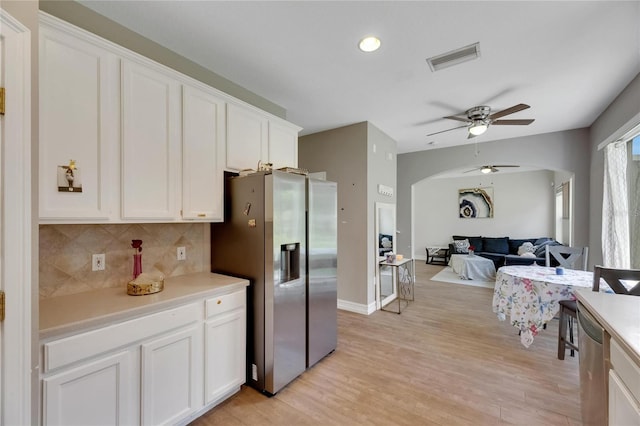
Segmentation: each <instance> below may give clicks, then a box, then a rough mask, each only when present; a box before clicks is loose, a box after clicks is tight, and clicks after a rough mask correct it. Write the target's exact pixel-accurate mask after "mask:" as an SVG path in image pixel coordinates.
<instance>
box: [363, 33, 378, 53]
mask: <svg viewBox="0 0 640 426" xmlns="http://www.w3.org/2000/svg"><path fill="white" fill-rule="evenodd" d="M358 47H359V48H360V50H362V51H363V52H373V51H376V50H378V48H379V47H380V39H379V38H378V37H374V36H369V37H365V38H363V39H362V40H360V43H358Z"/></svg>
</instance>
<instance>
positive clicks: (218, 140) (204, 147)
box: [182, 86, 225, 221]
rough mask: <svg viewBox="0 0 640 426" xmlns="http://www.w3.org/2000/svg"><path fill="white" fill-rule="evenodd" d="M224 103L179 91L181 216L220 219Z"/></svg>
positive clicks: (186, 88) (193, 91) (196, 92)
mask: <svg viewBox="0 0 640 426" xmlns="http://www.w3.org/2000/svg"><path fill="white" fill-rule="evenodd" d="M224 118H225V103H224V101H223V100H221V99H219V98H216V97H215V96H213V95H211V94H209V93H207V92H205V91H204V90H199V89H196V88H193V87H190V86H183V92H182V217H183V218H184V219H204V220H207V221H222V220H223V211H222V203H223V201H222V200H223V170H224V157H223V156H224V137H225V132H224V126H225V122H224Z"/></svg>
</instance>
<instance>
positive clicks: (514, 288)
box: [493, 263, 611, 348]
mask: <svg viewBox="0 0 640 426" xmlns="http://www.w3.org/2000/svg"><path fill="white" fill-rule="evenodd" d="M558 272H562V275H559V274H558V273H556V268H555V267H547V266H538V265H537V264H535V263H534V264H533V265H526V266H525V265H512V266H503V267H501V268H499V269H498V271H497V272H496V284H495V288H494V290H493V312H495V313H496V314H497V315H498V319H499V320H500V321H505V320H506V319H507V318H509V321H510V322H511V325H513V326H514V327H516V328H517V329H518V330H519V331H520V342H521V343H522V344H523V345H524V346H525V347H526V348H528V347H529V346H531V344H532V343H533V339H534V337H535V336H536V335H537V334H538V332H539V331H540V330H541V329H542V328H543V327H544V326H545V324H546V323H547V322H549V321H551V319H553V317H555V316H556V314H557V313H558V312H559V310H560V304H559V303H560V301H561V300H575V299H576V296H575V295H574V290H575V289H577V288H592V286H593V272H589V271H581V270H575V269H566V268H564V269H561V270H559V271H558ZM600 291H603V292H611V288H610V287H609V286H608V285H607V284H606V283H605V282H604V280H601V282H600Z"/></svg>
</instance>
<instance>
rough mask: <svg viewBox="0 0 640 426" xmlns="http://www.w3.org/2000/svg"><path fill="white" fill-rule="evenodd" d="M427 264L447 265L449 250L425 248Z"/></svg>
mask: <svg viewBox="0 0 640 426" xmlns="http://www.w3.org/2000/svg"><path fill="white" fill-rule="evenodd" d="M426 250H427V262H426V263H427V264H431V265H445V266H446V265H448V264H449V256H450V253H449V248H448V247H447V248H443V247H427V248H426Z"/></svg>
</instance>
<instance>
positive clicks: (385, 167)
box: [367, 123, 410, 305]
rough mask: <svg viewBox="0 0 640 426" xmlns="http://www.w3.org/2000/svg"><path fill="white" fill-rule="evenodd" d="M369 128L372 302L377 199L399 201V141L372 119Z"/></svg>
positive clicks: (372, 297)
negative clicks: (387, 191)
mask: <svg viewBox="0 0 640 426" xmlns="http://www.w3.org/2000/svg"><path fill="white" fill-rule="evenodd" d="M367 130H368V132H367V136H368V137H367V182H368V183H367V200H368V201H367V235H368V237H367V247H368V250H367V283H369V285H368V286H367V304H368V305H371V304H372V303H375V300H376V293H375V279H376V278H375V276H376V272H377V268H378V236H377V235H376V224H375V205H376V203H377V202H382V203H393V204H395V202H396V194H397V188H396V181H397V161H396V157H397V152H398V144H397V143H396V141H395V140H393V139H391V138H390V137H389V136H388V135H387V134H385V133H384V132H382V131H381V130H380V129H378V128H377V127H375V126H374V125H372V124H371V123H368V126H367ZM374 147H375V152H374ZM378 184H382V185H385V186H389V187H391V188H393V196H391V197H389V196H386V195H382V194H380V193H378ZM396 238H397V236H396ZM394 249H395V251H396V253H401V254H403V253H404V254H405V255H406V256H407V257H409V256H410V255H409V253H408V252H406V253H405V252H403V251H399V250H398V249H397V248H394Z"/></svg>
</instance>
